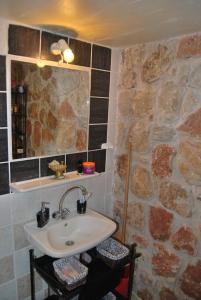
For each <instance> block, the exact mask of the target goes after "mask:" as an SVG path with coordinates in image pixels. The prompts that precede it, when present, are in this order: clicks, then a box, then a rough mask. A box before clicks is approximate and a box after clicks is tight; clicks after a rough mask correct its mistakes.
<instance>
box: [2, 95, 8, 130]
mask: <svg viewBox="0 0 201 300" xmlns="http://www.w3.org/2000/svg"><path fill="white" fill-rule="evenodd" d="M6 96H7V95H6V93H0V127H6V126H7V104H6V103H7V101H6Z"/></svg>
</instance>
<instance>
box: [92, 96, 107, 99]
mask: <svg viewBox="0 0 201 300" xmlns="http://www.w3.org/2000/svg"><path fill="white" fill-rule="evenodd" d="M91 98H95V99H106V100H109V99H110V97H100V96H91Z"/></svg>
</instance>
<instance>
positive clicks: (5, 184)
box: [0, 163, 10, 195]
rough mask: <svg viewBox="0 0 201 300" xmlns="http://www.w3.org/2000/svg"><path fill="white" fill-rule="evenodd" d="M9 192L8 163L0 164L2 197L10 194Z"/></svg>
mask: <svg viewBox="0 0 201 300" xmlns="http://www.w3.org/2000/svg"><path fill="white" fill-rule="evenodd" d="M9 192H10V188H9V173H8V163H6V164H0V195H3V194H8V193H9Z"/></svg>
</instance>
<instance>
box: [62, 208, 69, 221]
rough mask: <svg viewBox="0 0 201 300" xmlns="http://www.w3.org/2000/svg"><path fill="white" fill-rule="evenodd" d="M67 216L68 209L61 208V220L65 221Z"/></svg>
mask: <svg viewBox="0 0 201 300" xmlns="http://www.w3.org/2000/svg"><path fill="white" fill-rule="evenodd" d="M69 214H70V210H69V209H68V208H63V209H62V211H61V218H62V219H65V218H66V217H67V215H69Z"/></svg>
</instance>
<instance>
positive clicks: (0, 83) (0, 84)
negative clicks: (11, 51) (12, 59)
mask: <svg viewBox="0 0 201 300" xmlns="http://www.w3.org/2000/svg"><path fill="white" fill-rule="evenodd" d="M0 91H6V57H5V56H2V55H0Z"/></svg>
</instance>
